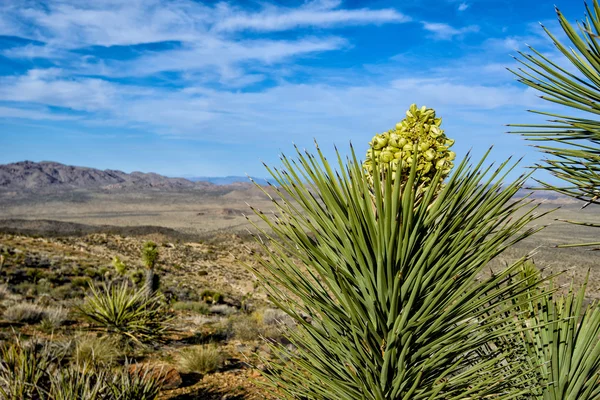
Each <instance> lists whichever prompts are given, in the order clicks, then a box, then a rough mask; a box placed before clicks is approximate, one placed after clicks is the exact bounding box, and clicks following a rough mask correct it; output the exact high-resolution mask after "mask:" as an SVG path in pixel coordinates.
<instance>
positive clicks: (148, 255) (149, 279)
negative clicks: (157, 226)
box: [142, 241, 159, 297]
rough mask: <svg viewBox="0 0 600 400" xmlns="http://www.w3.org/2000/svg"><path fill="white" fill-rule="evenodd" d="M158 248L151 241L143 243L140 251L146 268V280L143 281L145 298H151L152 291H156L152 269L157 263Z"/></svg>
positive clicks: (155, 281) (155, 280)
mask: <svg viewBox="0 0 600 400" xmlns="http://www.w3.org/2000/svg"><path fill="white" fill-rule="evenodd" d="M158 256H159V254H158V246H157V245H156V243H154V242H152V241H148V242H146V243H144V247H143V249H142V260H143V261H144V266H145V267H146V278H145V280H144V289H145V293H146V296H147V297H150V296H152V294H153V293H154V291H155V290H156V289H157V286H158V285H157V283H158V282H157V279H156V278H157V277H155V274H154V267H155V266H156V263H157V262H158Z"/></svg>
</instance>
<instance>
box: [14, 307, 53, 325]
mask: <svg viewBox="0 0 600 400" xmlns="http://www.w3.org/2000/svg"><path fill="white" fill-rule="evenodd" d="M46 314H47V313H46V309H45V308H44V307H40V306H38V305H37V304H32V303H17V304H13V305H11V306H9V307H7V309H6V310H5V311H4V314H3V316H4V319H6V320H7V321H10V322H20V323H25V324H37V323H38V322H40V321H41V320H42V319H44V317H46Z"/></svg>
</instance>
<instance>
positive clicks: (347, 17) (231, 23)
mask: <svg viewBox="0 0 600 400" xmlns="http://www.w3.org/2000/svg"><path fill="white" fill-rule="evenodd" d="M337 5H338V4H336V3H332V4H329V5H327V6H324V7H323V6H322V7H315V6H314V3H313V4H311V3H308V4H307V5H306V6H304V7H301V8H300V9H288V8H282V7H267V8H265V9H264V10H262V11H261V12H258V13H247V12H244V11H240V10H237V9H232V8H229V7H226V6H223V7H221V8H220V11H221V15H222V17H224V18H223V19H222V20H221V21H220V22H217V23H216V24H215V26H214V29H216V30H218V31H240V30H253V31H262V32H273V31H283V30H289V29H295V28H299V27H335V26H349V25H366V24H383V23H403V22H409V21H411V18H410V17H408V16H406V15H404V14H402V13H400V12H398V11H397V10H395V9H392V8H386V9H380V10H371V9H365V8H363V9H354V10H339V9H334V7H337Z"/></svg>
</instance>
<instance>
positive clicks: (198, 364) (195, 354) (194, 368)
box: [178, 345, 223, 374]
mask: <svg viewBox="0 0 600 400" xmlns="http://www.w3.org/2000/svg"><path fill="white" fill-rule="evenodd" d="M222 364H223V354H222V353H221V350H220V349H219V348H218V347H217V346H215V345H201V346H190V347H187V348H185V349H183V350H181V351H180V353H179V364H178V365H179V368H180V369H181V370H183V371H185V372H197V373H200V374H207V373H210V372H214V371H216V370H218V369H219V368H220V367H221V366H222Z"/></svg>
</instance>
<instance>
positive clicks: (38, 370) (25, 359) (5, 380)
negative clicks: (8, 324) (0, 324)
mask: <svg viewBox="0 0 600 400" xmlns="http://www.w3.org/2000/svg"><path fill="white" fill-rule="evenodd" d="M0 356H1V359H0V399H2V400H22V399H32V400H37V399H45V398H46V389H47V388H48V385H49V379H50V375H51V374H52V368H53V365H54V362H55V361H56V355H54V354H52V352H51V351H49V349H48V347H47V346H46V345H42V344H40V343H36V342H30V343H24V342H22V341H21V339H20V338H16V340H15V342H14V343H12V344H10V345H5V346H3V347H2V348H1V349H0Z"/></svg>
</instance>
